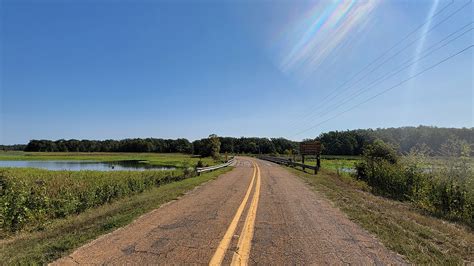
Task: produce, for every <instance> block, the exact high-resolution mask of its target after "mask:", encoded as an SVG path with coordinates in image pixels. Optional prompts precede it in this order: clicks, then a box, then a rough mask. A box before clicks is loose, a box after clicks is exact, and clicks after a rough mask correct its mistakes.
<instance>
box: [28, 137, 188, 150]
mask: <svg viewBox="0 0 474 266" xmlns="http://www.w3.org/2000/svg"><path fill="white" fill-rule="evenodd" d="M25 151H33V152H159V153H172V152H173V153H174V152H178V153H192V151H193V147H192V144H191V142H189V140H187V139H156V138H146V139H139V138H136V139H123V140H111V139H109V140H76V139H70V140H64V139H60V140H56V141H52V140H31V141H30V142H29V143H28V145H26V147H25Z"/></svg>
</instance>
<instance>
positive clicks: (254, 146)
mask: <svg viewBox="0 0 474 266" xmlns="http://www.w3.org/2000/svg"><path fill="white" fill-rule="evenodd" d="M452 138H455V139H459V140H461V141H464V142H467V143H468V144H470V145H471V146H474V128H438V127H428V126H419V127H400V128H384V129H357V130H346V131H330V132H327V133H322V134H320V135H319V136H318V137H316V138H315V140H319V141H321V143H322V145H323V154H325V155H360V154H362V152H363V150H364V147H365V145H367V144H370V143H372V142H373V141H374V140H376V139H381V140H383V141H385V142H387V143H390V144H391V145H393V146H394V147H395V148H396V149H397V150H398V151H399V152H400V153H407V152H409V151H410V150H411V149H412V148H413V147H415V146H417V145H421V144H425V145H426V146H427V147H429V149H430V150H431V152H432V155H437V154H439V151H440V147H441V145H442V144H443V143H445V142H446V141H447V140H448V139H452ZM219 140H220V142H221V148H220V152H221V153H226V152H227V153H250V154H289V153H298V150H299V143H298V142H295V141H291V140H288V139H284V138H247V137H241V138H234V137H219ZM305 141H308V140H305ZM209 146H210V145H209V139H207V138H205V139H200V140H196V141H193V142H190V141H189V140H187V139H184V138H182V139H175V140H173V139H156V138H145V139H124V140H103V141H99V140H74V139H72V140H56V141H51V140H31V141H30V142H29V143H28V145H26V146H25V145H10V146H8V145H2V146H0V149H3V150H24V151H42V152H159V153H174V152H178V153H189V154H199V155H204V156H206V155H208V154H209V152H210V151H209V149H210V148H209ZM473 150H474V149H473Z"/></svg>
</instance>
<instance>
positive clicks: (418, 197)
mask: <svg viewBox="0 0 474 266" xmlns="http://www.w3.org/2000/svg"><path fill="white" fill-rule="evenodd" d="M443 147H444V148H445V153H444V154H443V156H444V160H443V161H438V162H436V166H435V165H431V167H429V166H430V161H429V158H428V156H427V154H428V152H427V150H426V149H425V148H424V147H423V146H422V147H421V148H416V149H413V150H412V151H411V152H410V154H408V155H405V156H402V157H398V156H396V155H394V152H393V150H392V149H391V148H390V147H388V146H386V144H383V143H380V142H378V143H374V145H373V146H370V147H368V149H367V150H366V152H365V153H364V158H363V160H362V161H361V162H359V163H358V164H357V165H356V170H357V177H358V178H359V179H361V180H363V181H366V182H367V184H368V185H369V186H371V187H372V189H373V191H374V192H375V193H377V194H382V195H384V196H388V197H391V198H395V199H397V200H402V201H411V202H414V203H415V204H416V205H417V206H418V207H420V208H422V209H423V210H426V211H428V212H430V213H432V214H433V215H436V216H439V217H443V218H446V219H450V220H454V221H461V222H464V223H466V224H467V225H469V226H470V227H471V228H474V171H473V168H472V167H471V163H470V158H469V146H468V145H465V143H461V142H455V141H454V142H453V141H448V142H447V143H446V144H445V145H444V146H443ZM383 150H385V152H380V151H383ZM374 151H378V152H374Z"/></svg>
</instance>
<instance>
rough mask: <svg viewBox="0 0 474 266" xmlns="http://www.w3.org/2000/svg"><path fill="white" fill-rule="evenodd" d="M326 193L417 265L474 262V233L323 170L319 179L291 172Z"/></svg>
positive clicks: (345, 210) (367, 228) (361, 223)
mask: <svg viewBox="0 0 474 266" xmlns="http://www.w3.org/2000/svg"><path fill="white" fill-rule="evenodd" d="M288 169H289V171H291V172H293V173H294V174H296V175H298V176H300V177H302V178H303V179H304V180H305V181H306V182H308V183H309V184H310V185H312V186H313V187H314V189H315V190H316V191H319V192H322V193H323V194H324V195H326V197H327V198H329V199H330V200H331V201H333V202H334V203H335V205H336V206H337V207H338V208H340V209H341V210H342V211H343V212H345V213H346V214H347V215H348V217H349V218H350V219H351V220H353V221H354V222H356V223H358V224H360V225H361V226H362V227H363V228H365V229H366V230H367V231H369V232H371V233H372V234H374V235H375V236H376V237H377V238H378V239H379V240H380V241H381V242H383V243H384V244H385V246H386V247H388V248H390V249H392V250H393V251H395V252H398V253H399V254H401V255H403V256H404V257H405V258H406V259H407V260H408V261H410V262H412V263H416V264H463V263H473V262H474V232H473V231H472V230H471V229H470V228H468V227H466V226H463V225H459V224H455V223H451V222H447V221H445V220H442V219H438V218H435V217H432V216H430V215H429V214H426V213H424V212H423V211H421V210H418V209H416V208H415V207H414V206H412V205H411V204H408V203H402V202H399V201H394V200H390V199H387V198H383V197H379V196H375V195H373V194H371V193H370V192H367V187H366V186H365V185H364V184H363V183H361V182H357V181H354V180H352V179H351V178H350V177H340V176H337V175H336V174H335V173H334V172H332V171H327V170H323V171H321V172H320V174H318V175H312V174H308V173H303V172H301V171H299V170H295V169H291V168H288Z"/></svg>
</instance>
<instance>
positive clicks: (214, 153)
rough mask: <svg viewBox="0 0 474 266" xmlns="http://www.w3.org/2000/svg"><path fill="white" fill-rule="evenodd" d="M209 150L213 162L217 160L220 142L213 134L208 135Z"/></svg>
mask: <svg viewBox="0 0 474 266" xmlns="http://www.w3.org/2000/svg"><path fill="white" fill-rule="evenodd" d="M209 149H210V151H211V157H212V158H214V160H219V157H220V155H219V152H220V150H221V141H220V140H219V137H218V136H217V135H215V134H211V135H209Z"/></svg>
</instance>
